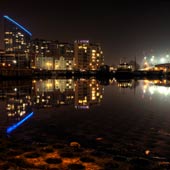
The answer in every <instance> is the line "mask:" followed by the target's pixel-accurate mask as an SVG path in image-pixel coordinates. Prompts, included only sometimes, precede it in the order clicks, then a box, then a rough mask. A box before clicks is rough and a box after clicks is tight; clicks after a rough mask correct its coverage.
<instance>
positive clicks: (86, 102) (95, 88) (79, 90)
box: [75, 79, 104, 109]
mask: <svg viewBox="0 0 170 170" xmlns="http://www.w3.org/2000/svg"><path fill="white" fill-rule="evenodd" d="M103 91H104V88H103V86H101V85H100V84H99V82H98V81H97V80H96V79H80V80H77V81H76V82H75V108H76V109H89V107H90V106H91V105H96V104H99V103H100V102H101V100H102V98H103Z"/></svg>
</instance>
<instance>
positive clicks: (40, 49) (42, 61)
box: [30, 39, 57, 70]
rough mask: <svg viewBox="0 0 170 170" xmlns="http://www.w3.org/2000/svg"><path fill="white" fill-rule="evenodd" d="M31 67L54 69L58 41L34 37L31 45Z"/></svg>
mask: <svg viewBox="0 0 170 170" xmlns="http://www.w3.org/2000/svg"><path fill="white" fill-rule="evenodd" d="M30 56H31V67H32V68H38V69H46V70H53V69H54V60H55V58H56V57H57V41H49V40H43V39H34V40H32V41H31V45H30Z"/></svg>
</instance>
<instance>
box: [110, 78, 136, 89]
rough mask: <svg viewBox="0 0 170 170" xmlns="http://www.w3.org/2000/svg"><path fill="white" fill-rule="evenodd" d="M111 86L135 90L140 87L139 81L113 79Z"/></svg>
mask: <svg viewBox="0 0 170 170" xmlns="http://www.w3.org/2000/svg"><path fill="white" fill-rule="evenodd" d="M109 83H110V85H114V86H117V87H119V88H130V89H134V88H136V87H137V86H138V85H139V82H138V80H134V79H115V78H113V79H111V80H110V81H109Z"/></svg>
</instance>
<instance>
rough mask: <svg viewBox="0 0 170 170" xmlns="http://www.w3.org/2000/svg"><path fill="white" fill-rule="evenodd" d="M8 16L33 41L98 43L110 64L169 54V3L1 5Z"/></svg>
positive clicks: (37, 0)
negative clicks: (22, 28)
mask: <svg viewBox="0 0 170 170" xmlns="http://www.w3.org/2000/svg"><path fill="white" fill-rule="evenodd" d="M3 15H8V16H10V17H11V18H13V19H15V20H16V21H17V22H19V23H20V24H22V25H23V26H25V27H26V28H27V29H28V30H29V31H31V32H32V34H33V38H44V39H52V40H59V41H61V42H73V41H74V40H76V39H88V40H90V41H91V42H97V43H100V44H101V46H102V48H103V51H104V56H105V63H106V64H109V65H111V64H118V63H119V61H120V59H122V60H125V61H127V62H128V61H130V60H134V58H135V56H136V58H137V62H138V63H139V64H140V63H141V61H142V59H143V57H144V56H145V55H149V54H150V55H161V54H166V53H168V52H169V53H170V2H169V1H168V0H167V1H166V0H160V1H157V0H155V1H149V0H148V1H144V0H143V1H138V0H136V1H128V0H127V1H126V0H117V1H114V0H112V1H111V0H109V1H108V0H100V1H99V0H98V1H92V0H91V1H89V0H87V1H85V0H79V1H77V0H74V1H73V0H72V1H69V0H62V1H58V0H56V1H55V0H28V1H25V0H0V18H1V22H0V24H1V27H0V28H2V29H1V30H0V33H1V36H0V37H1V43H0V46H1V48H2V37H3V36H2V30H3V27H2V16H3Z"/></svg>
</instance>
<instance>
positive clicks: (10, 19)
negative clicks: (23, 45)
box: [4, 15, 32, 36]
mask: <svg viewBox="0 0 170 170" xmlns="http://www.w3.org/2000/svg"><path fill="white" fill-rule="evenodd" d="M4 18H6V19H7V20H9V21H11V22H12V23H14V24H15V25H17V26H18V27H19V28H21V29H22V30H23V31H25V32H26V33H27V34H29V35H30V36H32V33H31V32H29V31H28V30H27V29H25V28H24V27H23V26H22V25H20V24H18V23H17V22H16V21H14V20H13V19H12V18H10V17H9V16H7V15H4Z"/></svg>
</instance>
